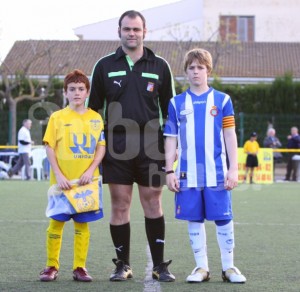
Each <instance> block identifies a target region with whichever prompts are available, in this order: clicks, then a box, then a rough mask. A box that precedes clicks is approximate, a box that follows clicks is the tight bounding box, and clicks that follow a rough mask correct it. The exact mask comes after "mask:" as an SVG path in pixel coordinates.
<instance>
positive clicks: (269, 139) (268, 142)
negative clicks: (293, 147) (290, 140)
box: [263, 128, 282, 173]
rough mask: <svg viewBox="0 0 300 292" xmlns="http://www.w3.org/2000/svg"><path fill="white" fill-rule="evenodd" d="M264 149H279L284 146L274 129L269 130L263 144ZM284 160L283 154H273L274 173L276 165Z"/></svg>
mask: <svg viewBox="0 0 300 292" xmlns="http://www.w3.org/2000/svg"><path fill="white" fill-rule="evenodd" d="M263 145H264V147H266V148H272V149H277V148H280V147H281V146H282V144H281V142H280V141H279V139H278V138H277V137H276V131H275V129H274V128H269V129H268V131H267V136H266V137H265V139H264V142H263ZM281 158H282V154H281V153H280V152H273V173H274V171H275V163H276V162H278V161H279V160H280V159H281Z"/></svg>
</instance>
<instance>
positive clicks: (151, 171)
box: [102, 132, 165, 187]
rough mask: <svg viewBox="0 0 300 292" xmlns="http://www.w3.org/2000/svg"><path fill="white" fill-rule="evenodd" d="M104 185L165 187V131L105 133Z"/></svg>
mask: <svg viewBox="0 0 300 292" xmlns="http://www.w3.org/2000/svg"><path fill="white" fill-rule="evenodd" d="M105 139H106V145H107V147H106V153H105V157H104V159H103V162H102V166H103V169H102V170H103V173H102V175H103V183H108V184H109V183H112V184H122V185H132V184H133V183H134V182H136V183H137V184H139V185H142V186H153V187H159V186H163V185H164V184H165V171H164V167H165V159H164V141H163V134H162V132H159V133H158V132H156V133H147V135H146V134H145V133H144V132H141V133H126V132H113V133H112V132H111V133H105Z"/></svg>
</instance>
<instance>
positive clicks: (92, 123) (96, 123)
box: [90, 120, 101, 131]
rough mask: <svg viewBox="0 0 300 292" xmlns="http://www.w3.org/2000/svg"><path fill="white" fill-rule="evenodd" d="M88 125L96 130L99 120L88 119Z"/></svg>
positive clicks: (98, 127) (98, 126) (99, 123)
mask: <svg viewBox="0 0 300 292" xmlns="http://www.w3.org/2000/svg"><path fill="white" fill-rule="evenodd" d="M90 125H91V128H92V130H94V131H97V130H99V129H100V125H101V122H100V120H90Z"/></svg>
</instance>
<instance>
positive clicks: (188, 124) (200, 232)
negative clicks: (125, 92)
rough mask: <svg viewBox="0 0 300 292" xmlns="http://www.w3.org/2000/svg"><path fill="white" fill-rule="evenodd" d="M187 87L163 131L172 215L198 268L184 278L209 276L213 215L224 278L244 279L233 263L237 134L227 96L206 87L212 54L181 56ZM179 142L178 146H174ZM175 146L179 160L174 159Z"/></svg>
mask: <svg viewBox="0 0 300 292" xmlns="http://www.w3.org/2000/svg"><path fill="white" fill-rule="evenodd" d="M184 71H185V73H186V75H187V79H188V81H189V84H190V87H189V89H187V90H186V91H185V92H183V93H181V94H179V95H177V96H175V97H173V98H172V99H171V101H170V103H169V109H168V119H167V122H166V126H165V131H164V135H165V137H166V140H165V152H166V174H167V176H166V182H167V186H168V188H169V190H170V191H173V192H175V217H176V218H177V219H181V220H187V221H188V230H189V236H190V242H191V247H192V250H193V252H194V257H195V261H196V268H195V269H194V270H193V271H192V273H191V275H189V276H188V277H187V279H186V280H187V282H203V281H208V280H209V279H210V274H209V268H208V259H207V245H206V231H205V225H204V220H205V219H206V220H212V221H215V224H216V233H217V240H218V244H219V248H220V252H221V261H222V278H223V280H224V281H226V282H231V283H245V282H246V278H245V277H244V276H243V275H242V274H241V272H240V271H239V270H238V269H237V268H236V267H235V266H234V264H233V249H234V230H233V222H232V218H233V214H232V208H231V190H232V189H233V188H234V187H236V186H237V182H238V165H237V137H236V133H235V120H234V110H233V105H232V101H231V98H230V97H229V96H228V95H227V94H225V93H223V92H220V91H217V90H215V89H213V88H212V87H209V86H208V84H207V78H208V76H209V75H210V73H211V71H212V57H211V54H210V53H209V52H208V51H206V50H203V49H193V50H191V51H189V52H188V53H187V54H186V56H185V61H184ZM177 148H178V150H177ZM177 151H178V165H177V168H176V171H175V172H174V171H173V163H174V160H175V159H176V153H177Z"/></svg>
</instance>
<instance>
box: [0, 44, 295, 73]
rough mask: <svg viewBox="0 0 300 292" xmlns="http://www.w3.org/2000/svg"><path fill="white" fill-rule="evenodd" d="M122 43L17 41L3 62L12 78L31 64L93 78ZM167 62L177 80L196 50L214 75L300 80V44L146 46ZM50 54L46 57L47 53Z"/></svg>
mask: <svg viewBox="0 0 300 292" xmlns="http://www.w3.org/2000/svg"><path fill="white" fill-rule="evenodd" d="M119 45H120V43H119V41H55V40H49V41H41V40H28V41H17V42H15V44H14V46H13V47H12V49H11V50H10V52H9V54H8V55H7V57H6V58H5V60H4V63H3V64H2V67H3V66H4V64H5V67H6V68H9V70H10V73H11V74H15V73H16V72H17V71H20V70H22V69H23V68H24V66H26V64H28V63H29V62H30V60H33V59H34V58H36V56H38V55H39V54H41V55H42V56H41V57H40V58H37V59H36V60H35V61H33V62H32V64H31V66H30V70H29V74H30V75H38V76H43V75H49V74H54V73H55V74H56V75H65V74H66V73H68V72H69V71H70V70H73V69H75V68H78V69H81V70H83V71H84V72H85V73H86V74H87V75H90V74H91V72H92V70H93V66H94V64H95V62H96V61H97V60H98V59H100V58H101V57H103V56H105V55H107V54H109V53H111V52H113V51H115V49H116V48H117V47H118V46H119ZM145 45H146V46H148V47H149V48H151V49H152V50H153V51H154V52H155V53H156V54H157V55H160V56H162V57H163V58H165V59H166V60H167V61H168V62H169V64H170V66H171V69H172V71H173V74H174V76H175V77H177V78H179V77H182V76H183V69H182V66H183V56H184V54H185V52H186V51H187V50H189V49H191V48H194V47H202V48H206V49H208V50H209V51H210V52H211V53H212V55H213V59H214V64H215V65H214V70H213V71H214V73H216V74H217V75H218V76H220V77H223V78H224V77H228V78H259V79H262V78H274V77H277V76H282V75H284V74H285V73H286V72H290V73H292V74H293V77H294V78H297V79H299V78H300V43H236V44H229V43H226V44H221V43H215V42H175V41H174V42H169V41H165V42H163V41H155V42H154V41H153V42H145ZM46 51H47V52H48V53H47V54H45V52H46Z"/></svg>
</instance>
